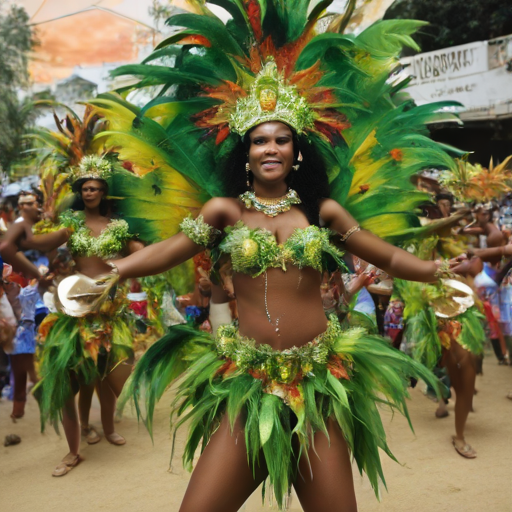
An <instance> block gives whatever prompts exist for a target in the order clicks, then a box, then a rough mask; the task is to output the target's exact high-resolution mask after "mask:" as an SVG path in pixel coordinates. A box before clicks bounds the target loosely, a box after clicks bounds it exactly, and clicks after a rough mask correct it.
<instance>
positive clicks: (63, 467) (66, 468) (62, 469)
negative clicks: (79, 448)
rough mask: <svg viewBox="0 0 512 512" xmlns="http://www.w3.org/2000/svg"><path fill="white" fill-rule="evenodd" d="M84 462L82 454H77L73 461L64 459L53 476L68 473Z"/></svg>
mask: <svg viewBox="0 0 512 512" xmlns="http://www.w3.org/2000/svg"><path fill="white" fill-rule="evenodd" d="M80 462H82V458H81V457H80V455H75V456H74V457H73V460H72V461H71V462H66V461H64V460H63V461H62V462H61V463H60V464H59V465H58V466H57V467H56V468H55V469H54V470H53V472H52V476H64V475H67V474H68V473H69V472H70V471H71V470H72V469H73V468H74V467H75V466H78V464H80Z"/></svg>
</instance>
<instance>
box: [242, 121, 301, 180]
mask: <svg viewBox="0 0 512 512" xmlns="http://www.w3.org/2000/svg"><path fill="white" fill-rule="evenodd" d="M249 138H250V141H251V145H250V147H249V166H250V168H251V171H252V173H253V174H254V179H255V181H260V182H263V183H272V182H281V181H284V179H285V178H286V176H288V174H289V173H290V171H291V169H292V165H293V160H294V155H293V135H292V131H291V129H290V128H289V127H288V126H286V125H285V124H284V123H280V122H278V121H272V122H268V123H263V124H260V125H258V126H257V127H256V128H254V130H252V132H251V133H250V134H249Z"/></svg>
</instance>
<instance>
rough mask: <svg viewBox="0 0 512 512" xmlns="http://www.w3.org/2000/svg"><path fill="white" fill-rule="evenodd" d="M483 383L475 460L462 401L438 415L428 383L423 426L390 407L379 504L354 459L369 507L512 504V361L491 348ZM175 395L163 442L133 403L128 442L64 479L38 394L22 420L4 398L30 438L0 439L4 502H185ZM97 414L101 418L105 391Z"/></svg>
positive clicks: (9, 429) (362, 504)
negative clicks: (174, 440)
mask: <svg viewBox="0 0 512 512" xmlns="http://www.w3.org/2000/svg"><path fill="white" fill-rule="evenodd" d="M477 388H478V390H479V392H478V395H477V396H476V397H475V404H474V407H475V413H473V414H470V417H469V421H468V426H467V434H466V439H467V440H468V441H469V442H470V443H471V444H472V445H473V447H474V448H475V449H476V450H477V451H478V458H477V459H475V460H466V459H464V458H462V457H461V456H460V455H458V454H457V453H456V452H455V451H454V449H453V448H452V446H451V444H450V439H451V437H450V436H451V435H452V434H453V433H454V423H453V421H454V420H453V404H450V405H449V410H450V416H449V417H448V418H445V419H441V420H439V419H436V418H435V417H434V411H435V408H436V405H435V404H434V403H433V402H431V401H430V400H428V399H427V398H426V397H425V396H424V395H423V394H422V392H421V390H419V389H415V390H413V391H412V393H411V396H412V399H411V401H410V413H411V417H412V421H413V424H414V427H415V431H416V433H415V434H413V433H412V432H411V431H410V430H409V427H408V425H407V422H406V421H405V419H404V418H402V417H401V416H399V415H395V416H394V417H393V416H392V415H391V414H390V413H389V412H387V411H386V410H383V411H382V417H383V420H384V424H385V426H386V430H387V433H388V436H389V444H390V446H391V449H392V450H393V452H394V453H395V455H396V457H397V458H398V460H399V461H400V463H401V464H397V463H395V462H393V461H391V460H390V459H388V458H387V457H386V456H385V455H383V456H382V459H383V465H384V473H385V475H386V480H387V486H388V490H387V492H386V490H385V489H383V490H382V497H381V502H380V503H379V501H377V500H376V499H375V495H374V494H373V491H372V489H371V488H370V485H369V483H368V481H367V480H366V479H365V478H361V477H360V476H359V474H358V473H357V469H356V468H355V467H354V474H355V476H354V480H355V487H356V494H357V498H358V504H359V511H360V512H412V511H414V512H444V511H447V512H448V511H449V512H512V487H511V481H510V478H511V475H512V401H510V400H507V399H506V398H505V395H506V393H507V392H508V391H509V390H510V389H512V367H504V366H498V365H497V363H496V360H495V358H494V357H493V356H491V355H488V356H487V357H486V359H485V363H484V376H483V377H478V379H477ZM170 399H171V394H170V393H168V394H167V395H166V396H165V397H164V400H162V402H161V403H160V404H159V406H158V409H157V412H156V418H155V419H156V421H155V428H154V430H155V442H154V445H153V444H152V443H151V440H150V438H149V435H148V434H147V432H146V431H145V429H144V427H143V426H142V425H138V423H137V420H136V419H135V418H134V417H133V415H132V414H131V412H130V411H127V412H126V415H125V417H124V418H123V420H122V421H121V422H120V423H119V425H118V431H119V433H121V434H122V435H123V436H125V437H126V439H127V441H128V443H127V444H126V445H125V446H122V447H117V446H112V445H110V444H108V443H107V442H105V440H104V439H102V441H101V442H100V443H99V444H96V445H93V446H88V445H87V444H86V443H83V444H82V455H83V457H84V458H85V461H84V462H83V463H81V464H80V465H79V466H78V467H77V468H75V469H74V470H73V471H71V472H70V473H69V474H68V475H66V476H65V477H63V478H52V477H51V471H52V469H53V467H54V466H55V465H56V464H57V463H58V462H59V460H60V459H61V458H62V456H63V455H64V454H66V453H67V445H66V441H65V439H64V438H60V437H59V436H57V435H56V434H55V432H53V430H48V432H47V433H46V434H40V433H39V419H38V410H37V405H36V403H35V402H34V400H33V398H32V397H30V399H29V402H28V404H27V413H26V415H25V417H24V418H23V419H22V420H20V421H19V422H18V423H16V424H13V423H12V422H11V420H10V418H9V414H10V408H11V403H10V402H6V401H3V402H0V440H2V441H3V439H4V437H5V435H7V434H11V433H15V434H18V435H19V436H21V438H22V442H21V444H19V445H16V446H9V447H3V445H2V446H0V510H1V511H2V512H29V511H30V512H50V511H51V512H53V511H55V510H65V511H71V510H73V511H77V512H81V511H84V512H85V511H87V512H89V511H90V512H98V511H108V512H118V511H119V512H121V511H122V512H154V511H157V510H165V511H171V512H174V511H177V510H178V509H179V503H180V501H181V498H182V496H183V494H184V492H185V488H186V486H187V482H188V478H189V475H188V473H186V472H185V471H183V470H182V469H181V467H180V466H179V460H180V455H181V454H180V453H177V456H176V459H175V463H174V469H173V472H169V471H168V465H169V456H170V445H171V441H170V436H169V428H168V427H169V419H168V406H169V402H170ZM92 423H93V424H94V425H96V426H97V427H98V428H99V427H100V421H99V409H98V403H97V401H96V400H95V402H94V404H93V411H92ZM182 440H183V434H182V435H181V437H179V439H178V442H179V444H180V446H179V448H181V445H182ZM178 452H179V449H178ZM221 468H222V461H219V470H221ZM243 510H244V512H257V511H263V510H268V508H267V507H263V506H262V504H261V498H260V494H259V491H257V492H256V493H254V495H253V496H251V498H250V499H249V501H248V503H247V504H246V505H245V509H243ZM301 510H302V508H301V507H300V505H299V503H298V500H297V499H296V498H295V499H293V500H292V504H291V507H290V512H299V511H301ZM319 512H323V511H319Z"/></svg>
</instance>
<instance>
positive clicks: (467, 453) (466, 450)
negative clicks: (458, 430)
mask: <svg viewBox="0 0 512 512" xmlns="http://www.w3.org/2000/svg"><path fill="white" fill-rule="evenodd" d="M459 441H460V440H459V439H457V438H456V437H455V436H452V444H453V447H454V448H455V450H456V451H457V453H458V454H459V455H462V456H463V457H464V458H465V459H476V452H475V450H473V448H472V447H471V445H470V444H468V443H466V441H463V442H464V446H462V447H461V446H460V445H457V442H459Z"/></svg>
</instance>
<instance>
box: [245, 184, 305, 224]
mask: <svg viewBox="0 0 512 512" xmlns="http://www.w3.org/2000/svg"><path fill="white" fill-rule="evenodd" d="M238 198H239V199H240V201H242V202H243V203H244V205H245V207H246V208H248V209H249V208H254V209H255V210H256V211H258V212H263V213H264V214H265V215H267V216H268V217H275V216H276V215H279V214H280V213H283V212H287V211H288V210H289V209H290V208H291V207H292V205H293V204H300V203H301V202H302V201H301V200H300V197H299V195H298V194H297V192H295V190H293V189H291V188H290V189H288V192H287V193H286V194H285V195H284V196H281V197H258V196H257V195H256V194H255V193H254V191H252V190H249V191H247V192H244V193H243V194H240V195H239V196H238Z"/></svg>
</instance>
